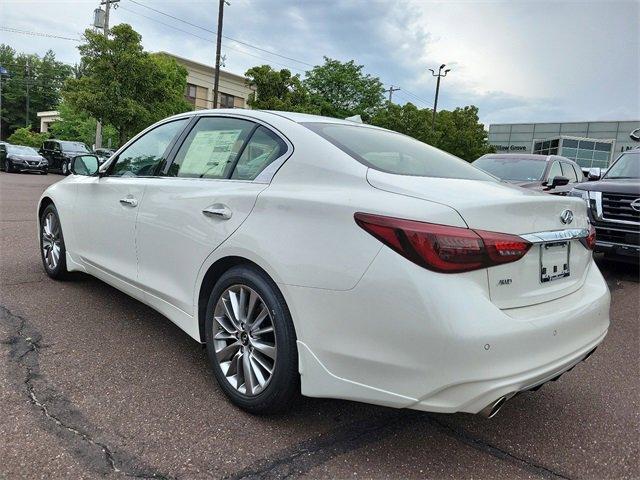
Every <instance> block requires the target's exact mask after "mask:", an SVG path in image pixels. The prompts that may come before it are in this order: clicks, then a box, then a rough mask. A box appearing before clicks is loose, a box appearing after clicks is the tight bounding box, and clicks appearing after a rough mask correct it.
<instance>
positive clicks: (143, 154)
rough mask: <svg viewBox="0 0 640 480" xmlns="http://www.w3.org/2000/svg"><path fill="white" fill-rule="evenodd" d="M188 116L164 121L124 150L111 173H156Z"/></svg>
mask: <svg viewBox="0 0 640 480" xmlns="http://www.w3.org/2000/svg"><path fill="white" fill-rule="evenodd" d="M188 121H189V119H188V118H183V119H180V120H174V121H172V122H168V123H164V124H162V125H160V126H158V127H156V128H154V129H153V130H151V131H150V132H147V133H146V134H144V135H143V136H142V137H140V138H139V139H137V140H136V141H135V142H134V143H132V144H131V145H129V146H128V147H127V148H126V149H125V150H123V151H122V152H121V153H120V155H118V159H117V160H116V163H115V164H114V165H113V167H112V169H111V171H110V172H109V175H110V176H112V177H149V176H154V175H156V172H157V170H158V167H159V166H160V165H161V164H162V163H163V162H164V160H165V155H166V153H167V150H168V147H169V145H170V144H171V142H172V141H173V139H174V138H175V137H176V136H177V135H178V134H179V133H180V132H181V131H182V129H183V128H184V127H185V125H186V124H187V122H188Z"/></svg>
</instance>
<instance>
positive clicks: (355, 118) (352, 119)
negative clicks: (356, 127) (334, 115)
mask: <svg viewBox="0 0 640 480" xmlns="http://www.w3.org/2000/svg"><path fill="white" fill-rule="evenodd" d="M345 120H349V121H350V122H355V123H364V122H363V121H362V117H361V116H360V115H354V116H352V117H347V118H345Z"/></svg>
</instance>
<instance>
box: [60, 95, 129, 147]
mask: <svg viewBox="0 0 640 480" xmlns="http://www.w3.org/2000/svg"><path fill="white" fill-rule="evenodd" d="M58 111H59V112H60V120H58V121H56V122H53V123H52V124H51V125H50V127H49V131H50V132H51V136H52V137H53V138H57V139H59V140H71V141H74V142H82V143H84V144H86V145H93V144H94V143H95V140H96V123H97V122H96V119H95V118H91V117H90V116H89V115H88V114H87V113H86V112H77V111H75V110H73V108H71V106H69V105H68V104H67V103H66V102H62V103H61V104H60V107H59V108H58ZM102 138H103V140H104V146H106V145H107V144H108V143H109V139H111V145H114V146H115V145H117V144H118V132H117V131H116V129H115V128H114V127H113V126H111V125H102Z"/></svg>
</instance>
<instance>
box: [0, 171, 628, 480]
mask: <svg viewBox="0 0 640 480" xmlns="http://www.w3.org/2000/svg"><path fill="white" fill-rule="evenodd" d="M61 178H62V177H60V176H58V175H52V174H50V175H48V176H37V175H29V174H22V175H18V174H6V173H1V174H0V226H1V233H0V411H1V412H2V413H1V414H0V478H29V479H32V478H96V477H103V476H113V477H117V476H125V475H126V476H137V477H141V478H237V479H240V478H265V479H271V478H273V479H277V478H285V477H308V478H438V479H439V478H496V479H497V478H500V479H502V478H518V479H519V478H551V479H558V478H560V479H564V478H569V479H578V478H585V479H590V478H592V479H609V478H611V479H614V478H615V479H619V478H630V479H631V478H638V477H639V473H638V472H639V470H638V468H639V467H638V462H639V458H640V448H639V446H640V438H639V437H640V434H639V433H638V432H640V405H639V403H640V388H639V386H640V375H639V373H640V369H639V352H640V348H639V347H640V338H639V330H640V329H639V326H638V324H639V322H640V320H639V317H640V306H639V305H640V286H639V284H638V269H637V266H633V265H632V266H629V265H624V264H618V263H613V262H606V261H604V260H599V265H600V267H601V269H602V271H603V273H604V274H605V276H606V278H607V281H608V283H609V286H610V288H611V293H612V299H613V305H612V312H611V328H610V330H609V335H608V337H607V338H606V340H605V342H604V344H603V345H602V346H601V348H599V349H598V351H597V352H596V353H595V354H594V355H593V356H592V357H591V358H589V359H588V360H587V361H586V362H585V363H583V364H580V365H578V366H577V367H576V368H575V369H574V370H573V371H571V372H569V373H567V374H566V375H564V376H563V377H562V378H561V379H560V380H559V381H558V382H555V383H550V384H547V385H545V386H544V387H543V388H542V389H540V390H539V391H538V392H535V393H525V394H522V395H519V396H517V397H516V398H514V399H513V400H511V401H510V402H508V403H507V405H506V406H505V407H504V408H503V410H502V411H501V412H500V414H499V415H498V416H497V417H495V418H493V419H491V420H487V419H484V418H479V417H477V416H473V415H465V414H459V415H438V414H426V413H420V412H413V411H400V410H392V409H387V408H382V407H375V406H370V405H365V404H359V403H354V402H344V401H337V400H319V399H303V400H302V401H301V402H300V404H299V405H297V406H295V407H294V408H293V409H292V410H291V411H290V412H287V413H286V414H282V415H279V416H275V417H256V416H251V415H249V414H246V413H244V412H242V411H240V410H238V409H236V408H235V407H233V406H231V405H230V404H229V402H228V401H227V400H226V399H225V397H224V396H223V394H222V393H221V392H220V390H219V389H218V387H217V385H216V383H215V380H214V378H213V376H212V374H211V372H210V370H209V366H208V363H207V359H206V355H205V352H204V350H203V349H202V347H201V346H200V345H199V344H197V343H196V342H194V341H193V340H191V339H190V338H189V337H187V335H186V334H184V333H182V332H181V331H180V330H179V329H178V328H177V327H175V326H174V325H173V324H172V323H171V322H170V321H169V320H167V319H166V318H164V317H162V316H161V315H160V314H158V313H156V312H155V311H153V310H151V309H150V308H148V307H146V306H144V305H142V304H141V303H139V302H137V301H135V300H133V299H130V298H129V297H127V296H126V295H124V294H122V293H120V292H118V291H117V290H115V289H113V288H112V287H110V286H108V285H106V284H104V283H102V282H100V281H98V280H95V279H93V278H91V277H89V276H86V275H80V274H79V275H76V276H74V278H73V279H71V280H69V281H66V282H55V281H52V280H50V279H48V278H47V277H46V276H45V275H44V273H43V271H42V265H41V262H40V257H39V254H38V244H37V233H36V232H37V227H36V219H35V208H36V201H37V199H38V197H39V195H40V193H41V192H42V191H43V190H44V189H45V188H46V186H47V185H49V184H51V183H53V182H55V181H58V180H60V179H61ZM87 208H90V206H87Z"/></svg>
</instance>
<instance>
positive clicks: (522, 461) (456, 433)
mask: <svg viewBox="0 0 640 480" xmlns="http://www.w3.org/2000/svg"><path fill="white" fill-rule="evenodd" d="M428 418H429V420H430V423H431V424H432V425H435V426H436V427H437V428H438V429H439V430H440V431H441V432H443V433H444V434H446V435H448V436H450V437H452V438H454V439H456V440H458V441H460V442H462V443H464V444H465V445H469V446H470V447H473V448H475V449H476V450H478V451H480V452H484V453H487V454H489V455H491V456H492V457H496V458H499V459H500V460H504V461H505V462H509V463H512V464H514V465H517V466H519V467H520V468H522V469H523V470H526V471H528V472H530V473H533V474H536V475H538V476H540V477H542V478H548V479H553V480H556V479H561V480H571V478H570V477H568V476H566V475H563V474H561V473H558V472H555V471H553V470H551V469H550V468H547V467H545V466H543V465H539V464H537V463H534V462H532V461H531V460H529V459H526V458H522V457H519V456H517V455H515V454H513V453H511V452H508V451H507V450H504V449H502V448H500V447H497V446H496V445H493V444H491V443H489V442H486V441H485V440H482V439H480V438H477V437H473V436H471V435H470V434H469V433H467V432H466V431H465V430H464V429H462V428H461V427H458V426H452V425H450V424H448V423H446V422H443V421H441V420H439V419H438V418H436V417H435V416H433V415H428Z"/></svg>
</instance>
